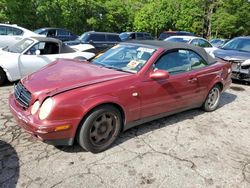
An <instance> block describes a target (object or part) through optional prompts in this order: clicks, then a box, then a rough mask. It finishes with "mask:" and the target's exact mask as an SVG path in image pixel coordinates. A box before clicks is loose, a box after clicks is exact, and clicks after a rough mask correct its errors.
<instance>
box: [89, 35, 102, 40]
mask: <svg viewBox="0 0 250 188" xmlns="http://www.w3.org/2000/svg"><path fill="white" fill-rule="evenodd" d="M90 40H92V41H106V40H105V35H104V34H90V36H89V38H88V41H90Z"/></svg>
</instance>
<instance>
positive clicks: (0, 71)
mask: <svg viewBox="0 0 250 188" xmlns="http://www.w3.org/2000/svg"><path fill="white" fill-rule="evenodd" d="M6 80H7V77H6V74H5V72H4V70H3V69H2V68H0V86H1V85H3V84H4V83H5V81H6Z"/></svg>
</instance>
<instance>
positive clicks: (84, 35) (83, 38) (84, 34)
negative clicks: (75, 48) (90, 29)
mask: <svg viewBox="0 0 250 188" xmlns="http://www.w3.org/2000/svg"><path fill="white" fill-rule="evenodd" d="M88 36H89V34H88V33H83V34H82V35H81V36H80V37H79V38H78V40H80V41H86V40H87V38H88Z"/></svg>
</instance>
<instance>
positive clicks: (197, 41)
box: [191, 39, 199, 46]
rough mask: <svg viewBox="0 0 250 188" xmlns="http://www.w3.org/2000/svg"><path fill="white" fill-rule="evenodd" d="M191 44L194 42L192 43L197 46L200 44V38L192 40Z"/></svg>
mask: <svg viewBox="0 0 250 188" xmlns="http://www.w3.org/2000/svg"><path fill="white" fill-rule="evenodd" d="M191 44H192V45H195V46H199V40H198V39H193V40H192V41H191Z"/></svg>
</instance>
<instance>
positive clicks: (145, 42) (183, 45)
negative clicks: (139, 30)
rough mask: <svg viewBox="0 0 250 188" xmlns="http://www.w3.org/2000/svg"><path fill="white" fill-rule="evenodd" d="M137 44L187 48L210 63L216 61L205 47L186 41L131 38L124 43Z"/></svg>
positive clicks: (169, 48)
mask: <svg viewBox="0 0 250 188" xmlns="http://www.w3.org/2000/svg"><path fill="white" fill-rule="evenodd" d="M125 43H127V44H135V45H137V44H138V45H143V46H148V47H151V48H164V49H166V51H168V50H174V49H183V50H184V49H187V50H192V51H194V52H196V53H197V54H199V55H200V56H201V57H202V58H203V59H204V60H206V61H207V62H208V63H209V64H213V63H214V62H216V59H215V58H213V57H212V56H210V55H209V54H208V53H207V52H206V51H205V50H204V49H203V48H201V47H197V46H194V45H190V44H186V43H178V42H168V41H157V40H131V41H129V42H123V44H125Z"/></svg>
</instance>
